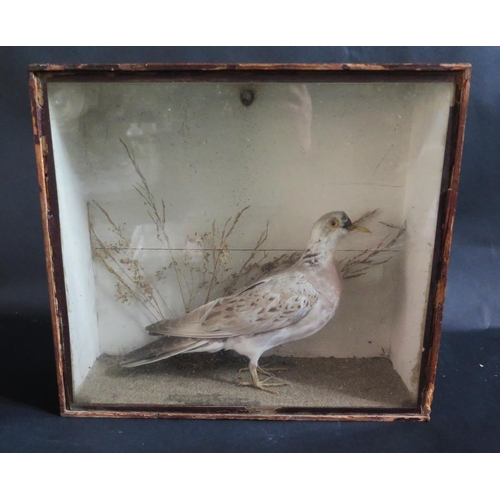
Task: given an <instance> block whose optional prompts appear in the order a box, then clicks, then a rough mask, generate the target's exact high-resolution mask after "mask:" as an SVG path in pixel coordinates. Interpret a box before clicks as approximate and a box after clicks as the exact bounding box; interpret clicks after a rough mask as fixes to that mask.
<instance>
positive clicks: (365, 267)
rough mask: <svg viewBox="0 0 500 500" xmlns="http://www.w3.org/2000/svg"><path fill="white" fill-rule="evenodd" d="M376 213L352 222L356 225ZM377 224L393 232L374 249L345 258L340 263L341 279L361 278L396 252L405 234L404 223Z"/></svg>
mask: <svg viewBox="0 0 500 500" xmlns="http://www.w3.org/2000/svg"><path fill="white" fill-rule="evenodd" d="M377 211H378V209H376V210H372V211H371V212H366V213H365V214H363V215H362V216H361V217H360V218H359V219H357V220H356V221H354V224H358V223H360V222H361V221H363V220H366V219H368V218H370V217H372V216H373V215H375V213H376V212H377ZM379 223H380V224H382V225H384V226H386V227H388V228H390V229H392V230H393V231H392V232H391V233H389V234H387V235H386V236H385V237H384V238H383V239H382V240H381V241H380V242H379V243H378V245H377V246H376V247H375V248H371V249H370V248H368V249H366V250H362V251H361V252H359V253H357V254H356V255H354V256H352V257H350V258H348V257H346V258H345V259H343V260H342V261H340V269H341V273H342V277H343V278H344V279H345V280H348V279H352V278H358V277H359V276H363V275H364V274H366V273H367V272H368V271H369V270H370V269H371V268H373V267H376V266H381V265H382V264H385V263H386V262H389V261H390V260H391V259H392V257H393V256H394V251H396V250H397V248H398V245H399V243H400V240H401V238H402V236H403V235H404V233H405V232H406V222H405V223H404V224H403V225H402V226H401V227H399V226H395V225H393V224H387V223H386V222H379Z"/></svg>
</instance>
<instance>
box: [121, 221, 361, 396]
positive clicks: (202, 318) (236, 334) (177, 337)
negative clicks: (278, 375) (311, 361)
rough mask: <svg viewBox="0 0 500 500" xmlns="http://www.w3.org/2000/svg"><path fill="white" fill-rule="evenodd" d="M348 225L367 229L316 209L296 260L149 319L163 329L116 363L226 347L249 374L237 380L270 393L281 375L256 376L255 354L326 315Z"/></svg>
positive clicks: (336, 287) (338, 281) (306, 332)
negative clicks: (175, 314)
mask: <svg viewBox="0 0 500 500" xmlns="http://www.w3.org/2000/svg"><path fill="white" fill-rule="evenodd" d="M354 231H363V232H368V233H369V232H370V231H369V230H368V229H366V228H364V227H360V226H357V225H355V224H353V223H352V222H351V220H350V219H349V217H347V215H346V214H345V213H344V212H330V213H328V214H325V215H323V217H321V218H320V219H318V221H317V222H316V223H315V224H314V226H313V229H312V232H311V238H310V240H309V244H308V245H307V250H306V251H305V252H304V253H303V254H302V256H301V257H300V259H299V260H298V261H297V262H296V263H295V264H293V265H292V266H290V267H289V268H287V269H285V270H282V271H279V272H277V273H276V274H273V275H270V276H266V277H265V278H263V279H261V280H259V281H257V282H256V283H253V284H252V285H250V286H248V287H246V288H244V289H242V290H240V291H238V292H237V293H235V294H233V295H229V296H227V297H223V298H220V299H217V300H213V301H212V302H209V303H208V304H205V305H204V306H201V307H198V309H195V310H194V311H191V312H189V313H187V314H186V315H184V316H182V317H180V318H177V319H172V320H170V319H166V320H163V321H159V322H158V323H154V324H152V325H149V326H148V327H146V330H148V331H149V332H150V333H151V334H152V335H161V336H162V337H161V338H160V339H158V340H156V341H154V342H152V343H150V344H147V345H145V346H144V347H141V348H139V349H136V350H135V351H132V352H130V353H129V354H127V355H125V356H124V358H123V359H122V361H121V365H122V366H124V367H127V368H132V367H135V366H140V365H145V364H148V363H154V362H156V361H160V360H162V359H166V358H170V357H172V356H176V355H177V354H185V353H192V352H212V353H213V352H217V351H221V350H233V351H236V352H237V353H239V354H242V355H243V356H246V357H247V358H248V359H249V360H250V361H249V370H250V375H251V377H252V382H250V383H242V384H241V385H252V386H254V387H256V388H258V389H262V390H264V391H268V392H272V393H274V392H275V391H273V390H272V389H270V388H269V387H272V386H278V385H285V384H286V382H283V383H279V382H274V383H272V382H268V380H269V378H267V379H266V380H264V381H261V380H259V376H258V370H259V371H262V372H264V373H266V371H265V370H262V369H260V368H259V358H260V357H261V355H262V354H263V353H264V352H266V351H268V350H269V349H272V348H273V347H276V346H278V345H281V344H285V343H286V342H291V341H293V340H299V339H304V338H306V337H310V336H311V335H314V334H315V333H316V332H318V331H319V330H321V328H323V327H324V326H325V325H326V324H327V323H328V322H329V321H330V320H331V319H332V317H333V316H334V314H335V312H336V310H337V307H338V305H339V299H340V294H341V290H342V278H341V274H340V271H339V269H338V265H337V261H336V260H335V249H336V247H337V243H338V241H339V240H340V239H341V238H342V237H343V236H345V235H347V234H348V233H350V232H354Z"/></svg>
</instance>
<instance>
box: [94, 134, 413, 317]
mask: <svg viewBox="0 0 500 500" xmlns="http://www.w3.org/2000/svg"><path fill="white" fill-rule="evenodd" d="M121 143H122V144H123V147H124V148H125V151H126V152H127V155H128V158H129V159H130V162H131V163H132V166H133V167H134V170H135V172H136V174H137V178H138V180H137V182H136V184H134V186H133V187H134V189H135V190H136V192H137V193H138V195H139V196H140V197H141V199H142V200H143V203H144V206H145V209H146V213H147V216H148V218H149V219H150V220H151V221H152V222H153V224H154V227H155V228H156V237H157V239H158V241H159V242H160V243H161V245H162V247H163V248H164V249H165V250H166V251H167V256H168V260H167V262H165V264H164V265H163V266H162V267H161V268H160V269H157V270H156V271H155V272H154V273H153V275H152V276H151V275H148V273H146V270H145V269H144V267H143V265H142V264H141V262H140V260H139V258H138V256H137V253H136V251H135V250H134V249H133V248H132V243H131V241H129V240H128V239H127V237H126V236H125V234H124V232H123V230H122V229H121V227H120V226H119V225H118V224H117V223H115V221H114V220H113V219H112V218H111V216H110V214H109V213H108V212H107V211H106V210H105V209H104V208H103V207H102V206H101V205H100V204H99V203H98V202H96V201H95V200H93V201H92V205H93V206H94V207H95V208H96V209H97V210H98V211H99V212H100V213H101V214H102V216H104V218H105V219H106V220H107V223H108V229H109V231H110V232H111V234H112V235H113V242H112V243H110V242H108V241H105V240H104V239H103V238H102V237H100V236H99V235H98V234H97V232H96V230H95V226H94V223H93V221H92V217H91V210H90V204H89V207H88V208H89V230H90V235H91V240H92V246H93V252H94V257H95V259H96V260H97V261H99V262H100V263H101V264H102V265H103V266H104V268H105V269H106V271H107V272H108V273H109V274H110V275H111V276H113V277H114V280H115V297H116V299H117V300H118V301H120V302H122V303H123V304H131V303H133V302H136V303H139V304H141V306H142V307H143V308H144V310H145V311H146V312H147V313H148V315H149V316H150V317H151V318H152V319H153V320H154V321H158V320H161V319H164V318H165V317H174V314H173V313H172V310H171V307H172V304H171V303H170V307H169V304H167V300H166V299H168V298H167V297H165V296H164V295H163V294H162V293H160V290H159V288H158V287H160V288H161V285H162V282H164V281H166V280H167V279H168V278H169V275H171V273H173V279H174V281H175V283H176V285H177V289H178V293H179V296H180V298H181V300H182V305H183V308H184V310H185V312H189V311H190V310H192V309H193V308H194V307H195V306H196V307H198V306H199V305H201V303H207V302H210V301H211V300H213V299H214V298H216V297H218V296H221V295H229V294H231V293H234V292H236V291H237V290H238V289H239V288H241V287H245V286H248V285H249V284H251V283H252V282H254V281H256V280H258V279H260V278H262V277H263V276H266V275H268V274H271V273H275V272H279V271H281V270H283V269H286V268H287V267H289V266H291V265H293V264H295V263H296V262H297V261H298V260H299V258H300V256H301V254H302V252H298V251H297V252H286V253H283V254H280V255H277V256H275V257H273V258H272V259H271V260H269V252H268V251H266V250H263V249H262V246H263V245H264V243H265V242H266V241H267V239H268V236H269V224H267V225H266V227H265V229H264V230H262V232H261V233H260V235H259V237H258V239H257V241H256V243H255V245H254V246H253V248H252V249H251V250H250V253H249V256H248V258H247V259H246V260H245V262H244V263H243V264H241V265H240V266H235V265H234V263H233V256H234V254H235V252H234V251H232V250H231V245H230V238H231V236H233V235H234V232H235V229H236V228H237V227H238V225H239V224H240V222H241V220H242V217H243V216H244V214H245V213H246V212H247V210H249V209H250V206H247V207H244V208H243V209H241V210H239V211H238V212H237V213H236V214H235V215H234V216H232V217H229V218H228V219H226V220H225V222H224V223H223V224H222V226H220V225H219V224H218V223H217V221H216V220H214V221H213V222H212V225H211V228H210V230H209V231H205V232H203V233H198V232H195V233H194V234H191V235H187V236H186V239H187V247H188V248H187V249H185V250H184V251H182V253H181V254H180V255H178V256H177V257H176V254H174V250H173V249H172V246H171V243H170V241H171V240H170V238H169V236H168V234H167V230H166V220H167V218H166V207H165V202H164V200H163V199H161V200H160V201H157V200H156V199H155V197H154V195H153V193H152V191H151V189H150V187H149V185H148V182H147V180H146V177H145V176H144V174H143V172H142V171H141V168H140V166H139V164H138V163H137V161H136V159H135V155H134V153H133V151H132V150H131V149H130V148H129V147H128V146H127V145H126V144H125V143H124V142H123V141H121ZM376 212H377V210H372V211H370V212H366V213H365V214H363V215H362V216H361V217H360V218H358V219H357V220H356V221H354V223H355V224H357V223H360V222H362V221H364V220H366V219H368V218H370V217H373V216H374V215H375V214H376ZM380 223H381V224H384V225H385V226H386V227H388V228H390V229H391V230H392V232H391V233H389V234H388V235H387V236H386V237H385V238H383V239H382V241H381V242H380V243H379V244H378V245H377V247H375V248H374V249H367V250H363V251H361V252H359V253H358V254H356V255H354V256H352V257H350V258H345V259H344V260H342V261H341V262H340V267H341V272H342V276H343V277H344V279H352V278H357V277H359V276H362V275H364V274H366V273H367V272H368V271H369V269H370V268H372V267H374V266H380V265H382V264H384V263H386V262H388V261H389V260H390V259H391V258H392V257H393V255H394V251H395V250H396V247H397V245H398V243H399V241H400V239H401V237H402V236H403V234H404V232H405V230H406V225H403V226H402V227H397V226H394V225H391V224H386V223H383V222H380ZM169 302H170V301H169ZM200 302H201V303H200Z"/></svg>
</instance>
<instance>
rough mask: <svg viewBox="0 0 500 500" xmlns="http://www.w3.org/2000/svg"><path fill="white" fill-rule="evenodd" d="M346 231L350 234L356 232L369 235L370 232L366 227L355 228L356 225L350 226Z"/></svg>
mask: <svg viewBox="0 0 500 500" xmlns="http://www.w3.org/2000/svg"><path fill="white" fill-rule="evenodd" d="M347 230H348V231H351V232H354V231H357V232H360V233H371V231H370V230H369V229H367V228H366V227H362V226H357V225H356V224H351V225H350V226H349V228H348V229H347Z"/></svg>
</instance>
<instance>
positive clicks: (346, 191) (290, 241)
mask: <svg viewBox="0 0 500 500" xmlns="http://www.w3.org/2000/svg"><path fill="white" fill-rule="evenodd" d="M453 92H454V86H453V84H452V83H307V84H303V83H255V82H253V83H252V82H248V83H247V84H245V83H241V82H238V83H212V82H199V83H184V82H178V83H175V82H174V83H172V82H169V83H165V82H155V83H112V82H106V83H68V82H65V83H55V82H51V83H48V95H49V109H50V121H51V134H52V142H53V148H54V155H55V168H56V179H57V185H58V196H59V210H60V220H61V233H62V244H63V259H64V270H65V279H66V291H67V298H68V310H69V323H70V337H71V358H72V359H71V361H72V370H73V386H74V389H75V401H74V404H75V405H76V406H84V405H86V404H127V405H145V404H160V405H175V406H179V405H186V406H199V405H214V406H251V407H256V408H258V407H259V406H262V407H270V406H276V407H281V406H297V407H299V406H304V407H313V406H314V407H318V406H323V407H375V408H383V407H385V408H396V407H410V406H415V405H416V401H417V394H418V382H419V373H420V362H421V353H422V343H423V333H424V326H425V315H426V308H427V296H428V290H429V283H430V271H431V265H432V257H433V250H434V240H435V230H436V218H437V209H438V200H439V195H440V185H441V177H442V166H443V160H444V152H445V143H446V132H447V126H448V116H449V108H450V104H451V100H452V96H453ZM331 212H335V213H333V214H330V215H329V216H328V217H326V218H325V219H324V220H322V221H320V222H319V223H317V224H316V225H314V224H315V222H316V221H317V220H318V219H320V218H321V217H322V216H323V215H324V214H328V213H331ZM344 213H345V214H347V217H348V218H346V216H344ZM313 225H314V228H315V229H314V231H313V232H312V233H311V231H312V230H313ZM356 226H361V227H365V228H367V229H369V231H370V233H368V232H366V231H361V230H353V229H356ZM358 229H359V228H358ZM306 249H307V250H306ZM304 250H305V253H303V252H304ZM301 255H302V260H300V258H301ZM332 256H335V258H336V262H337V263H336V264H335V265H334V261H333V260H332V258H333V257H332ZM339 276H343V278H344V279H343V280H341V279H340V278H339ZM262 281H264V282H263V283H262ZM256 284H258V285H256ZM251 285H256V286H255V287H253V288H251V289H249V290H248V291H246V292H241V290H243V289H245V287H249V286H251ZM238 293H239V294H238ZM223 297H229V298H228V299H226V300H223V301H220V300H219V301H218V299H221V298H223ZM214 301H216V302H214ZM266 301H268V303H267V302H266ZM206 304H209V305H208V306H205V305H206ZM197 308H202V309H197ZM193 311H195V312H193ZM189 312H192V314H190V315H188V316H186V314H187V313H189ZM174 319H176V321H175V322H174V321H173V320H174ZM163 320H166V321H165V322H164V323H161V324H160V325H157V326H155V327H152V332H151V333H153V334H154V335H153V336H152V335H150V333H149V332H148V331H147V330H146V327H148V325H151V324H154V323H157V322H159V321H163ZM152 342H156V343H155V344H152ZM144 345H149V347H148V348H146V349H145V350H143V351H139V352H135V353H134V350H136V349H138V348H140V347H142V346H144ZM206 351H209V352H206ZM130 353H132V354H130ZM260 355H261V357H260ZM249 358H251V360H252V361H253V363H254V364H256V363H257V361H259V364H260V366H261V367H263V368H264V369H266V368H265V367H267V366H269V367H270V368H284V369H286V371H268V372H267V373H266V372H263V371H259V372H255V373H253V378H252V376H251V373H249V371H240V370H241V369H242V368H245V367H247V366H248V364H249ZM141 363H144V364H141ZM124 364H125V365H127V364H128V365H132V366H129V367H126V366H124ZM135 365H138V366H135ZM251 368H252V367H251ZM252 371H253V368H252ZM255 377H257V378H258V382H257V379H256V378H255ZM252 384H253V385H252ZM272 384H286V385H272ZM255 385H259V386H261V387H260V389H259V388H257V387H255ZM261 389H264V390H261ZM271 391H272V392H271Z"/></svg>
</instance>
